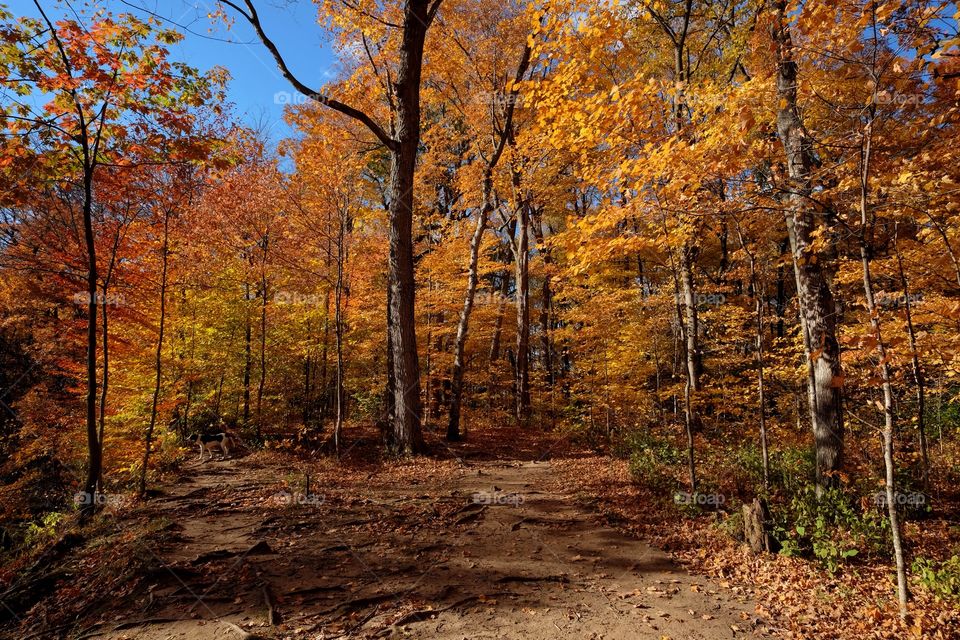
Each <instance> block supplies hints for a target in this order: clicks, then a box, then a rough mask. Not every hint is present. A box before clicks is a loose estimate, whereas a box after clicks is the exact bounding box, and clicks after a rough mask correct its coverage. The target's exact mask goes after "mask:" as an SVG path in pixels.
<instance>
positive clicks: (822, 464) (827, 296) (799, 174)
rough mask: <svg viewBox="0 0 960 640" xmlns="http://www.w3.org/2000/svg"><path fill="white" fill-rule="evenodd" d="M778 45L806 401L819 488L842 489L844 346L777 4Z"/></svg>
mask: <svg viewBox="0 0 960 640" xmlns="http://www.w3.org/2000/svg"><path fill="white" fill-rule="evenodd" d="M775 6H776V9H777V21H776V23H775V25H774V31H773V35H774V40H775V43H776V46H777V97H778V100H779V104H780V107H779V110H778V112H777V134H778V137H779V138H780V142H781V143H782V144H783V148H784V151H785V153H786V159H787V169H788V174H789V179H790V184H789V185H788V191H789V195H788V196H787V203H788V210H787V212H786V216H787V223H788V224H787V229H788V232H789V235H790V244H791V249H792V254H793V265H794V272H795V275H796V280H797V299H798V304H799V307H800V324H801V326H802V328H803V330H804V343H805V350H806V359H807V363H808V382H807V386H808V400H809V405H810V422H811V425H812V428H813V437H814V444H815V447H816V457H817V486H818V488H819V489H820V490H822V489H823V488H824V487H828V486H834V485H836V484H837V483H838V476H837V471H839V470H840V468H841V464H842V459H843V414H842V412H841V405H842V384H843V383H842V381H843V375H842V370H841V367H840V345H839V342H838V341H837V333H836V326H837V320H836V314H835V305H834V299H833V292H832V291H831V290H830V283H829V281H828V278H827V273H826V267H825V264H824V263H825V262H826V259H825V256H823V255H819V254H818V253H817V250H816V249H815V247H814V239H815V238H816V237H817V236H818V235H819V231H820V229H819V223H818V222H817V220H818V218H819V217H820V216H818V215H817V212H816V211H814V210H813V207H814V205H813V203H812V202H810V201H809V194H810V192H811V184H810V173H811V168H812V166H813V150H812V146H811V141H810V138H809V137H808V136H807V135H806V133H805V131H804V129H803V123H802V122H801V119H800V111H799V109H798V107H797V63H796V61H795V60H794V59H793V41H792V38H791V34H790V27H789V25H788V24H787V17H786V2H785V0H778V1H777V3H776V5H775Z"/></svg>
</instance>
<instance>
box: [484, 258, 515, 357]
mask: <svg viewBox="0 0 960 640" xmlns="http://www.w3.org/2000/svg"><path fill="white" fill-rule="evenodd" d="M509 293H510V273H509V271H507V270H504V271H503V273H502V275H501V276H500V297H499V299H498V300H497V319H496V320H495V321H494V323H493V337H491V338H490V357H489V360H490V363H491V364H493V363H494V362H496V361H497V360H499V359H500V338H501V336H502V335H503V317H504V315H506V312H507V295H508V294H509Z"/></svg>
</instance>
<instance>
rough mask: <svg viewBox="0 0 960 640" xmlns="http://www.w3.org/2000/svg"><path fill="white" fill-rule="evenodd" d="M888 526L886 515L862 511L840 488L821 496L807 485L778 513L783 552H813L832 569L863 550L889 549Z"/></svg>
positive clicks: (777, 533)
mask: <svg viewBox="0 0 960 640" xmlns="http://www.w3.org/2000/svg"><path fill="white" fill-rule="evenodd" d="M888 530H889V526H888V523H887V521H886V519H884V518H883V517H882V516H880V515H879V514H878V513H876V512H874V511H867V512H866V513H863V514H861V513H860V512H859V511H858V510H857V508H856V507H855V506H854V503H853V501H852V500H851V499H850V498H849V497H848V496H847V494H845V493H844V492H843V491H841V490H840V489H828V490H826V491H824V492H823V494H822V495H820V496H819V497H818V496H817V494H816V489H815V487H813V486H811V485H807V486H805V487H804V488H803V489H802V490H801V491H800V492H798V493H797V494H796V495H795V496H794V497H793V499H792V500H791V501H790V502H789V503H788V504H787V505H785V507H784V508H782V509H780V510H778V511H776V512H775V513H774V536H775V537H776V538H777V540H778V541H779V542H780V546H781V550H780V553H783V554H784V555H804V556H812V557H814V558H816V559H817V560H818V561H819V562H820V563H821V564H822V565H823V566H824V567H825V568H826V569H827V570H828V571H830V572H831V573H834V572H836V571H837V570H838V569H839V568H840V566H841V565H842V564H844V563H846V562H847V561H849V560H850V559H851V558H853V557H855V556H857V555H859V554H861V553H865V554H872V555H878V554H884V553H886V549H887V547H886V541H887V533H888Z"/></svg>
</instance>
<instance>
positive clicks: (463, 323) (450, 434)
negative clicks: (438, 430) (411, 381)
mask: <svg viewBox="0 0 960 640" xmlns="http://www.w3.org/2000/svg"><path fill="white" fill-rule="evenodd" d="M529 63H530V47H529V46H527V47H524V50H523V55H522V56H521V58H520V64H519V65H518V67H517V72H516V74H515V76H514V79H515V83H514V84H515V85H516V84H517V83H519V81H520V80H521V79H523V75H524V74H525V73H526V71H527V66H528V65H529ZM509 95H510V98H509V99H508V101H507V107H506V113H505V114H504V124H503V128H502V129H501V130H500V131H499V139H498V140H497V146H496V148H495V149H494V152H493V154H491V156H490V159H489V160H488V161H487V166H486V167H485V168H484V172H483V196H482V203H481V206H480V211H479V212H478V213H477V224H476V228H475V229H474V231H473V236H472V237H471V238H470V265H469V268H468V276H467V292H466V295H464V299H463V308H462V309H461V311H460V319H459V321H458V322H457V335H456V339H455V342H454V349H453V353H454V356H453V372H452V375H451V381H450V413H449V420H448V421H447V440H450V441H456V440H459V439H460V409H461V402H462V396H463V370H464V367H465V363H464V361H463V352H464V348H465V346H466V343H467V331H468V329H469V325H470V313H471V312H472V310H473V301H474V297H475V295H476V292H477V283H478V282H479V275H478V272H477V268H478V265H479V261H480V246H481V244H482V242H483V232H484V230H485V229H486V227H487V218H488V217H489V216H490V213H491V212H492V211H493V209H494V206H495V204H494V197H493V171H494V169H496V167H497V164H498V163H499V162H500V158H501V157H502V156H503V151H504V149H505V148H506V145H507V143H508V141H510V140H511V139H512V138H513V114H514V110H515V105H516V102H517V100H516V98H517V95H518V89H516V88H512V89H511V90H510V93H509ZM499 331H500V328H499V326H498V327H497V334H498V335H496V336H495V340H496V341H497V342H499ZM498 350H499V347H498ZM491 351H492V347H491ZM491 360H493V357H492V355H491Z"/></svg>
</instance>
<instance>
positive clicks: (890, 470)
mask: <svg viewBox="0 0 960 640" xmlns="http://www.w3.org/2000/svg"><path fill="white" fill-rule="evenodd" d="M873 27H874V30H876V15H875V14H874V25H873ZM874 33H876V31H874ZM874 86H876V84H875V85H874ZM876 101H877V96H876V90H874V95H873V99H872V100H871V104H870V106H869V107H868V109H867V113H868V119H867V123H866V125H865V126H864V131H863V141H862V144H861V146H860V260H861V263H862V265H863V292H864V296H865V298H866V302H867V312H868V313H869V314H870V328H871V329H872V331H873V337H874V340H875V341H876V344H877V347H876V349H877V358H878V359H879V362H880V375H881V379H882V380H883V465H884V470H885V472H886V473H885V476H886V477H885V483H884V484H885V488H886V494H887V517H888V518H889V520H890V536H891V541H892V543H893V557H894V561H895V562H896V567H897V599H898V600H899V602H900V617H901V618H902V619H906V617H907V601H908V600H909V598H910V594H909V591H908V587H907V570H906V562H905V560H904V557H903V544H902V541H901V539H900V516H899V514H898V513H897V500H896V493H897V487H896V462H895V460H894V457H893V447H894V444H893V437H894V415H893V382H892V380H893V373H892V371H891V369H890V362H889V360H888V359H887V346H886V344H885V343H884V341H883V331H882V327H881V320H880V311H879V310H878V309H877V305H876V301H875V300H874V297H873V280H872V278H871V276H870V248H869V247H868V246H867V226H868V223H869V219H868V212H867V210H868V204H867V203H868V198H869V195H870V154H871V150H872V142H873V120H874V117H875V114H876V106H875V105H876Z"/></svg>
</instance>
